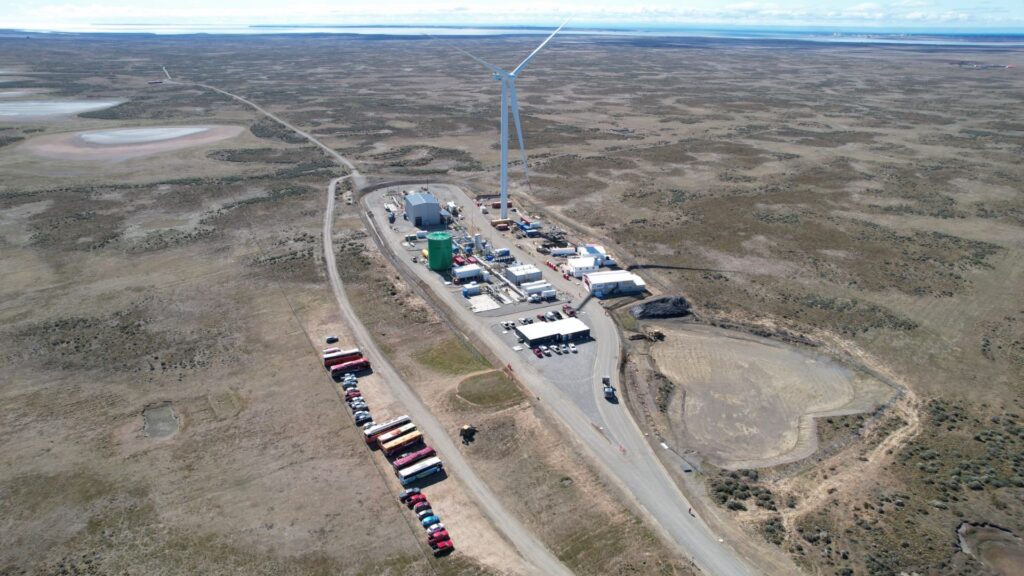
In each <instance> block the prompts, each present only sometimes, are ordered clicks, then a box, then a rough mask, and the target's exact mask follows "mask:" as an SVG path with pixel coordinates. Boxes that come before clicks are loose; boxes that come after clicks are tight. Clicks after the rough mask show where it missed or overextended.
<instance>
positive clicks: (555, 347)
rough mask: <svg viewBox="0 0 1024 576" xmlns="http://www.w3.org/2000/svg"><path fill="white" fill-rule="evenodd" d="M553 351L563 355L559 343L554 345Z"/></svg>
mask: <svg viewBox="0 0 1024 576" xmlns="http://www.w3.org/2000/svg"><path fill="white" fill-rule="evenodd" d="M551 351H552V352H554V353H555V354H558V355H559V356H561V355H562V349H561V348H559V347H558V344H555V345H554V346H552V347H551Z"/></svg>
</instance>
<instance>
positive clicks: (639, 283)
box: [583, 270, 647, 298]
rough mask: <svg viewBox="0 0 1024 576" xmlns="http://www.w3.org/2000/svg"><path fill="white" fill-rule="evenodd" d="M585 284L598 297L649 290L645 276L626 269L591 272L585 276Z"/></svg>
mask: <svg viewBox="0 0 1024 576" xmlns="http://www.w3.org/2000/svg"><path fill="white" fill-rule="evenodd" d="M583 284H584V285H585V286H586V287H587V290H590V293H591V294H593V295H594V296H596V297H598V298H606V297H608V296H619V295H624V294H638V293H641V292H644V291H646V290H647V283H646V282H644V280H643V278H641V277H639V276H637V275H636V274H633V273H632V272H629V271H626V270H606V271H604V272H591V273H590V274H585V275H584V276H583Z"/></svg>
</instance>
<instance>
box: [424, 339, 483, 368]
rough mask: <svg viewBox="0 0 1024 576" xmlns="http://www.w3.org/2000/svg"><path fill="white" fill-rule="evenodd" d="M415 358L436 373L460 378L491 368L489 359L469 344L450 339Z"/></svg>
mask: <svg viewBox="0 0 1024 576" xmlns="http://www.w3.org/2000/svg"><path fill="white" fill-rule="evenodd" d="M413 358H415V360H416V361H417V362H419V363H420V364H422V365H423V366H426V367H427V368H430V369H431V370H433V371H435V372H440V373H442V374H450V375H453V376H458V375H459V374H469V373H471V372H479V371H480V370H487V369H488V368H491V365H490V363H489V362H487V359H486V358H484V357H483V356H481V355H480V353H479V352H477V351H476V350H474V349H473V348H472V347H470V346H469V345H467V344H463V343H462V342H460V341H458V340H456V339H455V338H448V339H446V340H443V341H441V342H439V343H438V344H435V345H434V346H431V347H430V348H427V349H426V350H422V351H420V352H417V353H416V354H415V355H414V356H413Z"/></svg>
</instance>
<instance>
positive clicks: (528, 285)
mask: <svg viewBox="0 0 1024 576" xmlns="http://www.w3.org/2000/svg"><path fill="white" fill-rule="evenodd" d="M519 288H521V289H522V290H523V292H526V293H527V294H540V293H541V292H543V291H545V290H551V283H550V282H545V281H543V280H537V281H535V282H525V283H523V284H520V285H519Z"/></svg>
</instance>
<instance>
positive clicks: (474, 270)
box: [452, 264, 484, 280]
mask: <svg viewBox="0 0 1024 576" xmlns="http://www.w3.org/2000/svg"><path fill="white" fill-rule="evenodd" d="M483 275H484V269H483V268H481V267H480V265H479V264H466V265H465V266H456V267H455V268H452V276H454V277H456V278H458V279H459V280H467V279H469V278H477V277H482V276H483Z"/></svg>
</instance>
